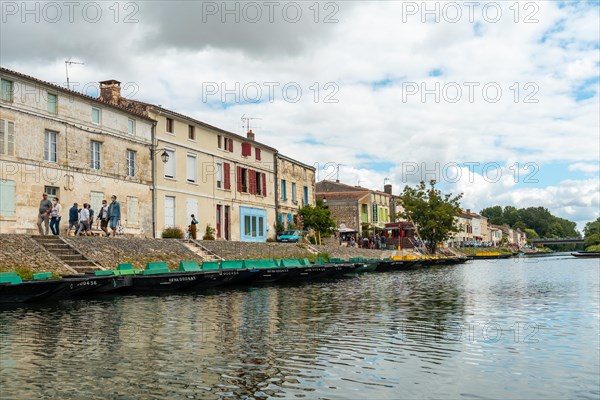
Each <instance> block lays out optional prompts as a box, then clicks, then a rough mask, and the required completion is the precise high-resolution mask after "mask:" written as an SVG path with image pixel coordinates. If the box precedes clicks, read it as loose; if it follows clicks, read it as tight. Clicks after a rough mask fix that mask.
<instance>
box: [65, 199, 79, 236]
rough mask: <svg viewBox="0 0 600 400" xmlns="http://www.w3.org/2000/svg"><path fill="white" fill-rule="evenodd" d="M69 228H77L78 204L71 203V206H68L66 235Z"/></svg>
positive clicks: (68, 232)
mask: <svg viewBox="0 0 600 400" xmlns="http://www.w3.org/2000/svg"><path fill="white" fill-rule="evenodd" d="M71 228H75V231H77V228H79V204H77V203H73V207H71V208H69V229H67V236H69V234H70V233H71Z"/></svg>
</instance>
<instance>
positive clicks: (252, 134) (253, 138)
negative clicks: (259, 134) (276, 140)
mask: <svg viewBox="0 0 600 400" xmlns="http://www.w3.org/2000/svg"><path fill="white" fill-rule="evenodd" d="M246 137H247V138H248V140H256V139H255V138H256V137H255V136H254V132H252V129H250V130H249V131H248V133H246Z"/></svg>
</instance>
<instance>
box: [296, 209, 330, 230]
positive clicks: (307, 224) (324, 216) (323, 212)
mask: <svg viewBox="0 0 600 400" xmlns="http://www.w3.org/2000/svg"><path fill="white" fill-rule="evenodd" d="M298 215H299V216H300V218H302V223H303V225H304V228H305V229H310V228H312V229H314V230H315V232H319V233H321V234H322V235H323V234H324V235H327V234H329V233H330V232H331V229H332V228H335V221H334V220H333V218H332V216H331V210H329V208H327V207H326V206H325V204H324V203H323V200H317V204H316V205H315V207H313V206H311V205H310V204H308V205H306V206H304V207H302V208H301V209H300V210H298Z"/></svg>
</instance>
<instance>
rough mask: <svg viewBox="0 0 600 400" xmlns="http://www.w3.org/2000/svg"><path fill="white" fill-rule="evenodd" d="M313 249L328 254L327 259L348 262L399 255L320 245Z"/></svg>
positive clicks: (390, 252) (395, 252) (397, 253)
mask: <svg viewBox="0 0 600 400" xmlns="http://www.w3.org/2000/svg"><path fill="white" fill-rule="evenodd" d="M313 247H314V248H316V249H317V250H319V252H322V253H328V254H329V257H332V258H333V257H335V258H341V259H343V260H348V259H349V258H351V257H363V258H387V257H390V256H394V255H399V254H400V252H398V251H390V250H372V249H361V248H357V247H343V246H339V245H322V246H313Z"/></svg>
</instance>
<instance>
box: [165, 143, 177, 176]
mask: <svg viewBox="0 0 600 400" xmlns="http://www.w3.org/2000/svg"><path fill="white" fill-rule="evenodd" d="M165 151H166V152H167V154H168V155H169V160H168V161H167V162H166V163H165V164H164V165H165V178H175V151H174V150H168V149H165Z"/></svg>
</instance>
